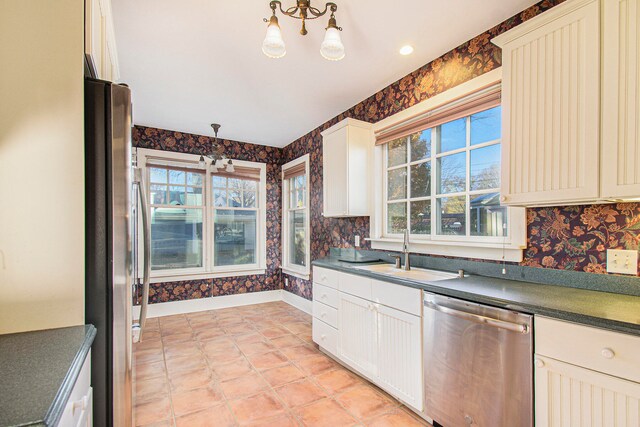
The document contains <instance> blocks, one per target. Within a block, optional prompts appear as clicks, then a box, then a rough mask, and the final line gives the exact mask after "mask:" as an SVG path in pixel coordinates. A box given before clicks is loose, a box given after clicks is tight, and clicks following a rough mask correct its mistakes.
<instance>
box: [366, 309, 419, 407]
mask: <svg viewBox="0 0 640 427" xmlns="http://www.w3.org/2000/svg"><path fill="white" fill-rule="evenodd" d="M375 311H376V313H377V323H378V331H377V332H378V384H379V385H380V386H381V387H382V388H383V389H385V390H387V391H388V392H389V393H391V394H392V395H394V396H397V397H399V398H400V399H402V400H403V401H404V402H405V403H407V404H408V405H410V406H411V407H413V408H414V409H416V410H417V411H419V412H420V411H422V406H423V405H422V403H423V399H422V397H423V388H422V346H421V344H422V328H421V326H422V322H421V320H420V317H419V316H414V315H412V314H409V313H405V312H403V311H400V310H396V309H394V308H390V307H386V306H384V305H380V304H375Z"/></svg>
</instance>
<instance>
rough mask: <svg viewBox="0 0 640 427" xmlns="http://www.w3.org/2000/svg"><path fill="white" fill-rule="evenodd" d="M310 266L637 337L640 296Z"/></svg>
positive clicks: (332, 264) (329, 261)
mask: <svg viewBox="0 0 640 427" xmlns="http://www.w3.org/2000/svg"><path fill="white" fill-rule="evenodd" d="M313 265H316V266H318V267H325V268H330V269H333V270H339V271H343V272H346V273H351V274H357V275H361V276H368V277H372V278H374V279H379V280H384V281H387V282H393V283H397V284H400V285H405V286H411V287H413V288H418V289H422V290H425V291H429V292H433V293H436V294H440V295H445V296H450V297H455V298H460V299H464V300H468V301H472V302H478V303H483V304H488V305H492V306H496V307H502V308H507V309H510V310H515V311H520V312H523V313H530V314H538V315H544V316H548V317H553V318H556V319H562V320H567V321H571V322H576V323H582V324H585V325H591V326H596V327H600V328H606V329H610V330H614V331H618V332H624V333H628V334H634V335H638V336H640V297H638V296H632V295H622V294H615V293H610V292H601V291H592V290H586V289H577V288H571V287H566V286H559V285H546V284H540V283H533V282H524V281H517V280H507V279H499V278H493V277H484V276H477V275H469V276H466V277H465V278H463V279H460V278H455V279H447V280H442V281H434V282H417V281H413V280H409V279H404V278H396V277H390V276H387V275H382V274H377V273H373V272H369V271H366V270H361V269H358V268H354V267H355V266H354V265H353V264H351V263H348V262H343V261H339V260H338V259H337V258H323V259H319V260H316V261H314V262H313ZM360 265H362V264H360ZM364 265H366V264H364ZM639 285H640V283H639Z"/></svg>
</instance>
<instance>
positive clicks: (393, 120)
mask: <svg viewBox="0 0 640 427" xmlns="http://www.w3.org/2000/svg"><path fill="white" fill-rule="evenodd" d="M501 78H502V70H501V68H498V69H496V70H493V71H490V72H488V73H485V74H483V75H481V76H479V77H476V78H474V79H472V80H470V81H467V82H465V83H462V84H460V85H458V86H456V87H454V88H452V89H449V90H447V91H445V92H443V93H441V94H438V95H436V96H433V97H431V98H429V99H427V100H425V101H423V102H421V103H419V104H416V105H414V106H412V107H410V108H408V109H406V110H404V111H402V112H400V113H397V114H395V115H393V116H391V117H388V118H386V119H384V120H381V121H379V122H377V123H376V124H375V125H374V132H380V131H381V130H383V129H393V128H396V127H399V126H401V125H403V124H404V123H407V122H410V121H413V120H416V119H417V118H419V117H421V116H424V115H425V114H429V112H430V111H431V110H434V109H436V108H440V107H442V106H446V105H447V104H453V103H454V102H455V101H456V100H458V99H461V98H463V97H465V96H467V95H469V94H471V93H474V92H477V91H479V90H481V89H483V88H487V87H490V86H494V85H497V84H500V82H501ZM467 120H469V119H468V116H467ZM438 129H439V128H438ZM469 131H470V129H469V127H467V139H466V142H465V146H464V147H462V148H459V149H455V150H450V151H447V152H444V153H438V152H437V151H435V148H436V143H437V141H436V139H435V138H434V134H435V132H437V131H436V130H435V129H432V132H433V134H432V141H431V149H432V152H431V156H430V157H429V160H426V159H423V160H421V161H414V162H412V161H411V157H410V147H409V145H410V144H407V162H405V163H403V164H402V165H404V166H400V167H405V168H407V172H408V169H409V168H410V166H411V165H413V164H419V163H424V162H429V163H430V164H431V172H430V174H431V179H432V180H431V192H430V194H429V196H426V197H420V198H416V199H415V200H419V199H428V200H430V206H431V233H430V234H426V235H420V234H411V235H410V248H409V249H410V251H411V252H415V253H424V254H433V255H446V256H456V257H465V258H478V259H489V260H503V261H513V262H519V261H521V260H522V258H523V249H525V248H526V213H525V212H526V211H525V209H524V208H514V207H507V236H506V237H499V236H471V235H465V236H454V235H439V234H437V226H438V224H437V214H436V207H437V200H438V199H439V198H442V197H453V196H457V195H464V196H465V199H467V198H469V199H470V197H469V195H470V194H471V195H475V194H482V193H483V192H485V193H494V192H495V190H474V191H471V192H470V191H469V188H470V185H471V183H470V181H469V175H470V160H471V156H470V154H466V172H465V173H466V187H465V191H464V192H459V193H447V194H438V192H437V166H436V164H437V160H438V159H440V158H442V157H446V156H448V155H452V154H456V153H470V152H471V151H473V150H475V149H479V148H483V147H487V146H492V145H494V144H496V140H494V141H487V142H483V143H481V144H476V145H469V144H470V142H469ZM387 147H388V143H386V144H382V145H377V146H375V148H374V168H375V169H374V170H375V171H377V173H375V174H374V178H373V190H374V191H373V194H374V209H373V215H372V218H371V231H370V233H371V239H370V240H371V246H372V249H378V250H392V251H399V250H401V249H402V240H403V236H402V234H395V233H387V232H386V230H387V196H388V193H387V190H388V188H387V185H388V181H387V170H388V168H387V149H388V148H387ZM501 151H502V150H501ZM502 163H503V162H502V161H501V164H502ZM407 176H409V175H407ZM410 185H411V182H410V181H409V179H408V178H407V194H406V197H405V198H403V199H398V201H399V202H400V201H404V203H405V204H406V206H407V226H409V224H410V221H411V217H410V201H412V200H414V199H411V198H409V196H410ZM466 209H467V211H468V210H469V205H468V204H467V206H466ZM465 216H466V217H467V218H469V217H470V214H469V213H468V212H465ZM470 226H471V224H470V221H469V220H467V221H466V224H465V228H466V233H465V234H467V233H468V232H469V230H470ZM479 248H481V249H482V250H478V249H479Z"/></svg>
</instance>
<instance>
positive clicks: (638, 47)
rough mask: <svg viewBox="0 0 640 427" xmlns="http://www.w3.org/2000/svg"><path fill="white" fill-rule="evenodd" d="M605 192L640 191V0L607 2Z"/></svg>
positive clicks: (630, 194) (626, 194)
mask: <svg viewBox="0 0 640 427" xmlns="http://www.w3.org/2000/svg"><path fill="white" fill-rule="evenodd" d="M603 6H604V9H603V14H604V16H603V63H602V65H603V81H602V84H603V91H602V106H603V107H602V197H603V198H605V199H620V198H635V197H640V127H639V126H638V124H639V123H640V0H606V1H604V3H603Z"/></svg>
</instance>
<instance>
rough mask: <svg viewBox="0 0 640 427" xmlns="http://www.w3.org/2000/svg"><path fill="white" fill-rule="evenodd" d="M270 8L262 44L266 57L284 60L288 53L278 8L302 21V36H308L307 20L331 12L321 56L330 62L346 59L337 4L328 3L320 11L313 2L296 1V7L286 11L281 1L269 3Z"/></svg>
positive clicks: (321, 46)
mask: <svg viewBox="0 0 640 427" xmlns="http://www.w3.org/2000/svg"><path fill="white" fill-rule="evenodd" d="M269 7H270V8H271V12H272V15H271V18H270V19H266V18H265V19H264V22H268V23H269V24H268V25H267V36H266V37H265V38H264V41H263V42H262V52H263V53H264V54H265V55H267V56H268V57H270V58H282V57H283V56H284V55H285V54H286V53H287V50H286V48H285V44H284V40H283V38H282V31H280V25H279V23H278V17H277V16H276V8H278V9H280V12H281V13H282V14H284V15H286V16H290V17H292V18H294V19H299V20H301V21H302V28H301V29H300V34H302V35H303V36H304V35H306V34H307V26H306V21H307V20H311V19H317V18H319V17H321V16H324V15H325V14H326V13H327V12H331V15H330V17H329V23H328V25H327V28H326V29H325V30H326V32H325V35H324V41H323V42H322V44H321V45H320V54H321V55H322V57H323V58H325V59H328V60H330V61H339V60H341V59H342V58H344V56H345V53H344V45H343V44H342V38H341V37H340V31H342V28H341V27H338V25H337V23H336V17H335V12H336V11H337V10H338V6H337V5H336V4H335V3H331V2H330V3H327V4H325V6H324V10H320V9H317V8H315V7H313V6H311V0H296V5H295V6H292V7H290V8H288V9H286V10H285V9H283V8H282V3H281V2H280V1H278V0H274V1H271V2H269Z"/></svg>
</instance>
